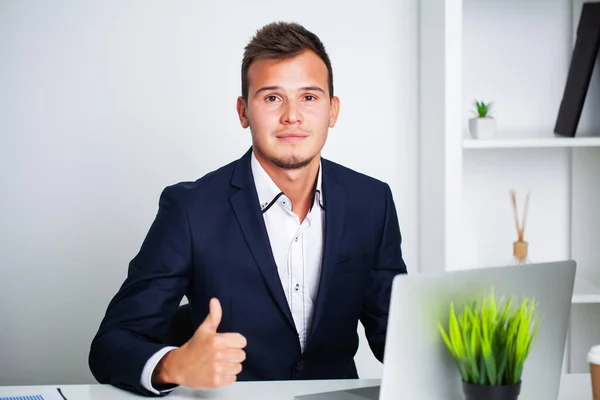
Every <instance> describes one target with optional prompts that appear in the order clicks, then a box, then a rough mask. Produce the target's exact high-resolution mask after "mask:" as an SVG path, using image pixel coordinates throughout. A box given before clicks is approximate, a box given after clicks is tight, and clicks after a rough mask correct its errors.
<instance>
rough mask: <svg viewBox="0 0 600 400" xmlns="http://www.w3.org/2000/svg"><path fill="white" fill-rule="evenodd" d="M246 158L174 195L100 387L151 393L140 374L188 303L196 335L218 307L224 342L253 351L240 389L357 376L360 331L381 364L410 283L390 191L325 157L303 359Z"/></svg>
mask: <svg viewBox="0 0 600 400" xmlns="http://www.w3.org/2000/svg"><path fill="white" fill-rule="evenodd" d="M250 160H251V150H249V151H248V152H247V153H246V154H245V155H244V156H243V157H242V158H241V159H239V160H237V161H234V162H232V163H230V164H228V165H226V166H224V167H222V168H220V169H218V170H216V171H213V172H211V173H209V174H207V175H206V176H204V177H202V178H201V179H199V180H197V181H196V182H185V183H179V184H176V185H173V186H169V187H167V188H166V189H165V190H164V191H163V193H162V194H161V196H160V201H159V208H158V213H157V215H156V218H155V220H154V222H153V224H152V226H151V227H150V230H149V232H148V234H147V236H146V238H145V240H144V242H143V244H142V246H141V248H140V251H139V253H138V254H137V255H136V256H135V257H134V258H133V260H132V261H131V263H130V264H129V271H128V276H127V278H126V280H125V282H124V283H123V285H122V286H121V288H120V290H119V291H118V293H117V294H116V295H115V296H114V298H113V299H112V301H111V302H110V304H109V306H108V309H107V311H106V315H105V317H104V319H103V320H102V323H101V325H100V328H99V330H98V333H97V334H96V336H95V337H94V340H93V342H92V345H91V350H90V354H89V365H90V369H91V371H92V373H93V375H94V377H95V378H96V379H97V380H98V382H100V383H109V384H112V385H114V386H117V387H121V388H123V389H126V390H131V391H134V392H138V393H141V394H146V395H149V394H150V393H149V392H148V391H146V390H145V389H144V388H143V387H142V386H141V384H140V377H141V374H142V369H143V367H144V364H145V363H146V361H147V360H148V359H149V358H150V357H151V356H152V354H154V353H155V352H156V351H158V350H159V349H161V348H162V347H164V344H163V343H161V338H162V337H164V336H165V334H166V332H167V330H168V328H169V326H170V322H171V320H172V318H173V316H174V315H175V312H176V310H177V308H178V306H179V304H180V301H181V299H182V298H183V296H186V297H187V298H188V300H189V302H190V305H191V307H192V311H193V316H194V325H195V326H198V325H199V324H201V323H202V321H203V320H204V318H205V317H206V315H207V314H208V303H209V300H210V298H211V297H217V298H218V299H219V300H220V301H221V305H222V308H223V318H222V322H221V325H220V326H219V332H239V333H241V334H242V335H244V336H245V337H246V339H247V341H248V345H247V347H246V349H245V350H246V360H245V361H244V363H243V364H242V367H243V370H242V372H241V373H240V374H239V375H238V380H242V381H243V380H291V379H342V378H356V377H357V374H356V368H355V366H354V360H353V358H354V355H355V353H356V350H357V346H358V336H357V325H358V321H359V320H360V321H361V322H362V323H363V325H364V327H365V333H366V337H367V339H368V341H369V345H370V348H371V349H372V351H373V354H374V355H375V356H376V357H377V359H379V360H380V361H382V360H383V352H384V346H385V334H386V327H387V320H388V307H389V301H390V291H391V284H392V279H393V277H394V276H395V275H396V274H400V273H406V266H405V264H404V261H403V259H402V252H401V248H400V244H401V237H400V229H399V226H398V219H397V214H396V209H395V206H394V201H393V199H392V194H391V191H390V188H389V186H388V185H387V184H385V183H383V182H381V181H378V180H376V179H373V178H370V177H368V176H365V175H362V174H359V173H357V172H354V171H352V170H350V169H348V168H345V167H343V166H341V165H338V164H335V163H333V162H331V161H328V160H325V159H322V162H321V165H322V169H323V171H322V172H323V175H322V189H323V198H324V203H325V204H324V208H325V236H324V253H323V261H322V269H321V276H320V280H319V287H318V294H317V299H316V303H315V308H314V314H313V320H312V323H311V325H310V330H309V335H308V339H307V345H306V348H305V351H304V352H301V350H300V342H299V339H298V333H297V331H296V328H295V325H294V322H293V319H292V315H291V312H290V309H289V306H288V304H287V302H286V298H285V294H284V291H283V288H282V286H281V282H280V279H279V276H278V272H277V266H276V264H275V261H274V259H273V255H272V252H271V248H270V244H269V239H268V237H267V231H266V227H265V224H264V221H263V217H262V214H261V209H260V205H259V202H258V196H257V193H256V188H255V185H254V180H253V177H252V171H251V166H250Z"/></svg>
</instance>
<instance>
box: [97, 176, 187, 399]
mask: <svg viewBox="0 0 600 400" xmlns="http://www.w3.org/2000/svg"><path fill="white" fill-rule="evenodd" d="M177 194H178V190H177V188H176V187H173V186H172V187H168V188H166V189H165V190H164V191H163V192H162V194H161V196H160V200H159V207H158V213H157V215H156V217H155V219H154V222H153V223H152V226H151V227H150V230H149V231H148V234H147V235H146V238H145V240H144V242H143V244H142V246H141V248H140V250H139V252H138V254H137V255H136V256H135V257H134V258H133V260H132V261H131V262H130V264H129V269H128V274H127V277H126V279H125V281H124V283H123V284H122V286H121V288H120V289H119V291H118V292H117V294H116V295H115V296H114V297H113V299H112V300H111V301H110V303H109V305H108V308H107V310H106V314H105V316H104V318H103V320H102V322H101V324H100V328H99V330H98V332H97V334H96V336H95V337H94V339H93V341H92V344H91V348H90V353H89V359H88V362H89V367H90V370H91V372H92V374H93V375H94V377H95V378H96V380H97V381H98V382H99V383H103V384H111V385H114V386H117V387H120V388H123V389H125V390H129V391H132V392H136V393H139V394H142V395H147V396H151V395H154V394H153V393H151V392H149V391H148V390H146V389H145V388H144V387H143V386H142V385H141V383H140V377H141V375H142V370H143V368H144V365H145V364H146V362H147V361H148V359H149V358H150V357H151V356H152V355H153V354H155V353H156V352H157V351H159V350H160V349H162V348H163V347H165V344H163V343H161V338H163V337H164V336H165V334H166V332H167V330H168V328H169V326H170V321H171V320H172V319H173V317H174V315H175V312H176V311H177V308H178V307H179V304H180V302H181V299H182V298H183V296H184V295H185V294H186V291H187V288H188V285H189V281H190V274H191V269H192V250H191V249H192V246H191V235H190V228H189V222H188V218H187V215H186V212H185V209H184V208H183V207H182V206H181V205H180V204H179V202H178V198H177Z"/></svg>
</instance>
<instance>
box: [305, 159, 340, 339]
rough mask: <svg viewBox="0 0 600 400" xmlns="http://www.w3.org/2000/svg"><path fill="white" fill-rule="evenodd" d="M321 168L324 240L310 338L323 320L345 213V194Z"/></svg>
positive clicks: (327, 167)
mask: <svg viewBox="0 0 600 400" xmlns="http://www.w3.org/2000/svg"><path fill="white" fill-rule="evenodd" d="M321 165H322V168H323V182H322V187H323V200H324V205H325V240H324V244H323V246H324V249H323V260H322V263H321V276H320V278H319V288H318V293H317V299H316V304H315V308H314V310H313V319H312V323H311V327H310V335H309V339H310V336H312V334H313V332H314V331H315V329H316V328H317V327H318V325H319V322H320V321H321V319H322V318H323V309H324V307H325V303H326V301H327V296H328V295H329V282H330V281H331V278H332V276H333V273H334V269H335V268H334V266H335V260H336V256H337V252H338V251H337V250H338V245H339V242H340V238H341V236H342V231H343V229H344V213H345V212H346V194H345V191H344V188H343V187H342V186H340V185H339V184H338V183H336V182H335V180H334V179H333V177H332V176H331V171H330V170H329V165H328V164H327V161H326V160H322V164H321Z"/></svg>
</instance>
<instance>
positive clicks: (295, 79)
mask: <svg viewBox="0 0 600 400" xmlns="http://www.w3.org/2000/svg"><path fill="white" fill-rule="evenodd" d="M237 106H238V107H237V108H238V114H239V116H240V122H241V124H242V126H243V127H244V128H247V127H248V126H249V127H250V131H251V133H252V144H253V147H254V150H255V153H256V155H257V157H258V158H259V159H262V161H267V162H271V163H273V164H275V165H276V166H278V167H280V168H284V169H296V168H301V167H304V166H306V165H307V164H309V163H310V162H311V161H312V160H315V162H318V161H317V160H318V158H317V156H319V155H320V152H321V149H322V148H323V145H324V144H325V140H326V139H327V131H328V129H329V128H333V127H334V125H335V122H336V120H337V115H338V111H339V100H338V99H337V98H336V97H334V98H333V99H330V96H329V89H328V72H327V67H326V66H325V63H324V62H323V61H322V60H321V59H320V58H319V57H318V56H317V55H316V54H315V53H314V52H312V51H305V52H303V53H301V54H299V55H297V56H296V57H293V58H289V59H285V60H256V61H254V62H252V64H250V67H249V69H248V101H247V103H246V102H245V101H244V100H243V99H242V98H241V97H240V98H238V104H237Z"/></svg>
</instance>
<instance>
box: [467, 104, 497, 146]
mask: <svg viewBox="0 0 600 400" xmlns="http://www.w3.org/2000/svg"><path fill="white" fill-rule="evenodd" d="M474 105H475V110H474V111H475V117H473V118H470V119H469V132H470V133H471V136H472V137H473V138H474V139H491V138H493V137H494V135H495V133H496V120H495V119H494V117H493V116H492V115H491V109H492V103H485V102H483V101H477V100H475V102H474Z"/></svg>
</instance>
